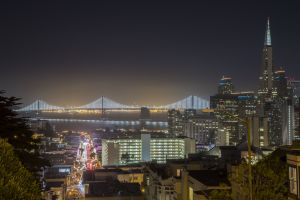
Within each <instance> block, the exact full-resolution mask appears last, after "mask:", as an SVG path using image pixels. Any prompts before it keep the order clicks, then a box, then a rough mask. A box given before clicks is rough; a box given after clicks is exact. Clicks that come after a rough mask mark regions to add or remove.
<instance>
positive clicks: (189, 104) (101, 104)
mask: <svg viewBox="0 0 300 200" xmlns="http://www.w3.org/2000/svg"><path fill="white" fill-rule="evenodd" d="M141 107H148V108H149V109H151V110H152V111H153V112H157V111H159V110H168V109H205V108H209V101H207V100H205V99H203V98H201V97H198V96H188V97H186V98H184V99H182V100H179V101H177V102H175V103H171V104H167V105H159V106H155V105H148V106H139V105H125V104H121V103H118V102H116V101H113V100H111V99H109V98H106V97H101V98H99V99H97V100H95V101H93V102H91V103H89V104H86V105H83V106H79V107H66V108H64V107H60V106H54V105H50V104H48V103H47V102H45V101H42V100H36V101H35V102H33V103H32V104H30V105H28V106H25V107H23V108H21V109H18V110H16V111H18V112H27V111H45V112H59V113H60V112H73V111H75V112H80V113H97V112H98V113H99V112H100V111H99V110H101V109H105V110H112V111H115V110H118V111H130V110H139V109H140V108H141Z"/></svg>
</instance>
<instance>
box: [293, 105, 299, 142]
mask: <svg viewBox="0 0 300 200" xmlns="http://www.w3.org/2000/svg"><path fill="white" fill-rule="evenodd" d="M294 123H295V124H294V125H295V126H294V140H300V106H299V101H298V102H297V103H296V104H295V108H294Z"/></svg>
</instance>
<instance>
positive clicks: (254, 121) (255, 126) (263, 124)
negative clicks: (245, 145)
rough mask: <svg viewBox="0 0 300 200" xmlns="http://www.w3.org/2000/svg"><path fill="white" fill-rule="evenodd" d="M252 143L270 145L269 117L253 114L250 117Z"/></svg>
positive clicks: (259, 145) (254, 144)
mask: <svg viewBox="0 0 300 200" xmlns="http://www.w3.org/2000/svg"><path fill="white" fill-rule="evenodd" d="M249 122H250V130H251V134H250V135H251V143H252V145H253V146H255V147H265V146H268V145H269V137H268V136H269V134H268V130H269V129H268V118H266V117H259V116H257V115H256V116H252V117H251V118H250V121H249Z"/></svg>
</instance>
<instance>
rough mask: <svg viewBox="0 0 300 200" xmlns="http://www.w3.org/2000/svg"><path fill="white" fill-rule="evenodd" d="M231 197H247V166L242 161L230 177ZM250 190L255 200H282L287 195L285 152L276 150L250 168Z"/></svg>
mask: <svg viewBox="0 0 300 200" xmlns="http://www.w3.org/2000/svg"><path fill="white" fill-rule="evenodd" d="M231 183H232V189H233V192H234V193H233V195H232V196H239V198H240V199H247V198H248V196H249V185H248V165H247V163H246V162H245V161H244V162H242V163H241V164H240V165H239V166H237V167H236V169H235V170H234V172H233V173H232V176H231ZM252 190H253V199H255V200H264V199H272V200H281V199H282V200H283V199H286V197H287V195H288V166H287V163H286V152H284V151H283V150H280V149H277V150H275V151H274V152H273V153H271V154H270V155H268V156H266V157H264V158H263V159H261V160H260V161H258V162H257V163H256V164H255V165H253V166H252Z"/></svg>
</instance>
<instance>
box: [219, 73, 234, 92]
mask: <svg viewBox="0 0 300 200" xmlns="http://www.w3.org/2000/svg"><path fill="white" fill-rule="evenodd" d="M233 92H234V87H233V84H232V81H231V78H230V77H225V76H223V77H222V78H221V80H220V82H219V87H218V94H231V93H233Z"/></svg>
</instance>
